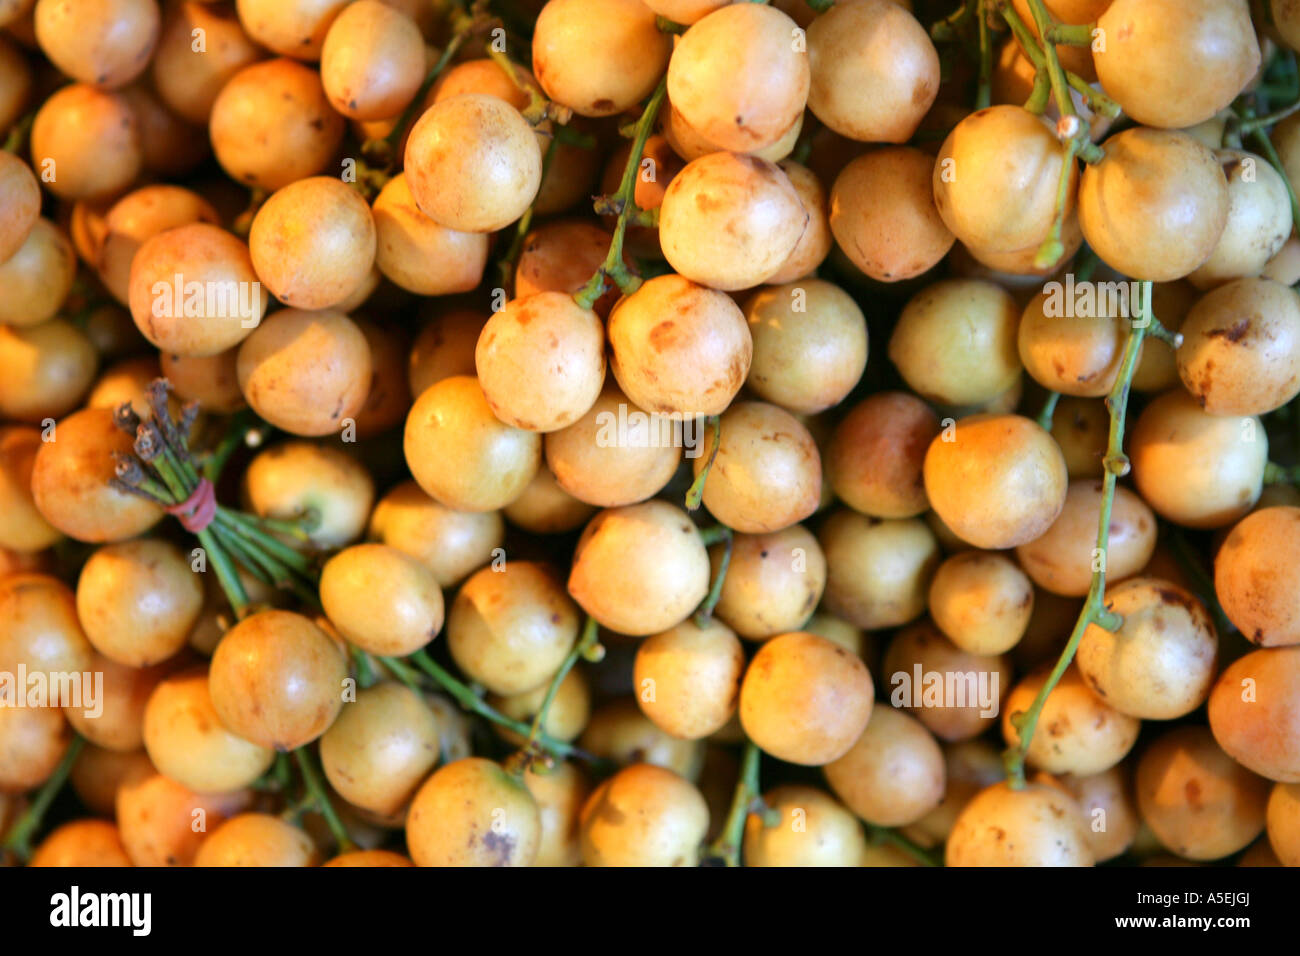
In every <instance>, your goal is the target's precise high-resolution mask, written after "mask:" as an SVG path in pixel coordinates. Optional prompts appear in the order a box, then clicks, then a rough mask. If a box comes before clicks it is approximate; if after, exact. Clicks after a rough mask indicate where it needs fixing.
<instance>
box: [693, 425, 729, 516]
mask: <svg viewBox="0 0 1300 956" xmlns="http://www.w3.org/2000/svg"><path fill="white" fill-rule="evenodd" d="M705 427H707V428H708V429H709V431H711V432H713V441H712V442H711V443H710V444H709V458H708V460H707V461H705V463H704V467H703V468H701V469H700V473H699V474H698V475H696V476H695V480H694V481H692V482H691V486H690V487H689V488H688V489H686V510H687V511H698V510H699V508H700V503H701V502H702V501H703V500H704V483H705V482H706V481H708V480H709V471H710V470H711V469H712V468H713V462H714V461H715V460H716V459H717V457H718V448H719V447H721V445H722V416H721V415H710V416H709V417H708V419H707V420H706V422H705Z"/></svg>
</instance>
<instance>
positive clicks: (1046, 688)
mask: <svg viewBox="0 0 1300 956" xmlns="http://www.w3.org/2000/svg"><path fill="white" fill-rule="evenodd" d="M1139 301H1140V303H1141V304H1140V306H1139V309H1138V321H1136V322H1134V323H1132V324H1131V325H1130V326H1129V332H1128V339H1127V340H1126V342H1125V343H1124V354H1123V358H1122V360H1121V362H1120V368H1119V374H1118V375H1117V376H1116V378H1115V384H1114V385H1113V386H1111V390H1110V394H1108V395H1107V396H1106V410H1107V411H1108V412H1109V413H1110V435H1109V440H1108V442H1107V447H1106V455H1105V457H1104V458H1103V459H1102V461H1103V464H1104V465H1105V469H1106V470H1105V474H1104V475H1103V477H1102V496H1101V514H1100V516H1099V518H1098V522H1097V553H1098V554H1100V555H1101V557H1102V560H1101V561H1099V562H1098V563H1097V565H1096V566H1097V570H1095V571H1093V573H1092V583H1091V584H1090V586H1089V588H1088V596H1087V598H1086V600H1085V601H1084V605H1083V612H1082V613H1081V614H1080V615H1079V619H1078V621H1077V622H1076V623H1075V625H1074V630H1073V631H1072V632H1071V634H1070V639H1069V641H1068V642H1067V643H1066V645H1065V650H1064V651H1062V652H1061V656H1060V658H1059V659H1058V660H1057V662H1056V666H1055V667H1053V668H1052V672H1051V674H1050V675H1049V676H1048V678H1047V681H1046V682H1045V683H1044V684H1043V687H1042V689H1041V690H1039V692H1038V696H1037V697H1035V698H1034V702H1033V704H1032V705H1031V706H1030V708H1029V710H1027V711H1025V712H1023V713H1017V714H1012V715H1011V724H1012V726H1013V727H1015V729H1016V731H1017V733H1018V735H1019V737H1020V742H1019V744H1018V745H1017V746H1014V747H1011V748H1009V749H1008V750H1007V751H1006V753H1005V754H1004V756H1003V760H1004V763H1005V766H1006V771H1007V781H1008V783H1009V784H1010V785H1011V786H1012V787H1013V788H1015V789H1020V788H1022V787H1024V785H1025V757H1026V756H1027V755H1028V753H1029V745H1030V744H1031V743H1032V742H1033V739H1034V729H1035V728H1036V727H1037V725H1038V718H1039V717H1040V716H1041V715H1042V712H1043V706H1044V705H1045V704H1046V703H1047V698H1048V696H1049V695H1050V694H1051V693H1052V690H1053V689H1054V688H1055V687H1056V685H1057V683H1058V682H1059V681H1060V680H1061V677H1062V676H1063V675H1064V674H1065V672H1066V670H1067V669H1068V668H1069V666H1070V663H1071V662H1072V661H1073V660H1074V654H1075V651H1077V650H1078V648H1079V642H1080V641H1081V640H1082V639H1083V635H1084V632H1085V631H1087V630H1088V627H1089V625H1092V624H1096V625H1097V626H1099V627H1103V628H1105V629H1106V630H1108V631H1115V630H1118V629H1119V627H1120V625H1122V624H1123V619H1122V618H1120V617H1119V615H1117V614H1114V613H1113V612H1111V611H1109V610H1107V608H1106V603H1105V602H1106V562H1105V555H1106V548H1107V544H1108V543H1109V541H1110V514H1111V507H1112V506H1113V504H1114V502H1115V484H1116V482H1117V481H1118V479H1119V477H1120V476H1121V475H1125V474H1128V471H1129V461H1128V458H1127V456H1125V454H1124V425H1125V420H1126V417H1127V413H1128V399H1129V392H1130V390H1131V388H1132V382H1133V373H1134V372H1135V371H1136V369H1137V362H1138V356H1139V355H1140V354H1141V351H1142V340H1143V339H1144V338H1145V337H1146V334H1147V331H1148V330H1149V328H1150V326H1151V325H1152V324H1154V323H1155V321H1156V320H1155V317H1154V316H1153V315H1152V314H1151V283H1150V282H1143V283H1142V293H1141V295H1140V296H1139Z"/></svg>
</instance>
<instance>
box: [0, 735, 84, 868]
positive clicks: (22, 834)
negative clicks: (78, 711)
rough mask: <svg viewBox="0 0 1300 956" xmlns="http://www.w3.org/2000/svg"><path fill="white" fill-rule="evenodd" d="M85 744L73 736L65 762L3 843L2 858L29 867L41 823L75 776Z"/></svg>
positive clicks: (61, 763) (56, 770)
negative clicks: (12, 858) (10, 855)
mask: <svg viewBox="0 0 1300 956" xmlns="http://www.w3.org/2000/svg"><path fill="white" fill-rule="evenodd" d="M85 744H86V741H85V739H84V738H83V737H82V736H81V735H80V734H73V735H72V740H71V742H70V743H69V744H68V749H67V750H66V751H64V753H63V759H61V760H60V761H59V765H58V766H57V767H55V768H54V773H52V774H50V777H49V779H48V780H46V781H45V783H44V784H42V785H41V789H40V791H39V792H37V794H36V799H34V800H33V801H32V802H31V805H30V806H29V807H28V808H27V810H26V811H25V812H24V813H23V815H22V816H21V817H19V818H18V819H17V820H16V821H15V822H14V825H13V826H12V827H11V828H10V830H9V834H8V836H6V837H5V839H4V842H3V843H0V857H3V856H4V851H8V852H10V853H13V855H14V856H16V857H17V858H18V859H19V860H20V861H21V862H23V863H26V862H27V861H28V859H30V858H31V855H32V847H31V839H32V836H33V834H35V833H36V831H37V830H39V829H40V827H41V823H42V822H43V821H44V820H45V814H46V812H47V811H48V810H49V809H50V804H51V803H53V802H54V798H55V797H56V796H58V793H59V791H60V790H62V789H63V784H64V783H65V782H67V779H68V774H69V773H71V772H72V765H73V764H74V763H76V762H77V756H78V755H79V754H80V753H81V749H82V747H84V746H85Z"/></svg>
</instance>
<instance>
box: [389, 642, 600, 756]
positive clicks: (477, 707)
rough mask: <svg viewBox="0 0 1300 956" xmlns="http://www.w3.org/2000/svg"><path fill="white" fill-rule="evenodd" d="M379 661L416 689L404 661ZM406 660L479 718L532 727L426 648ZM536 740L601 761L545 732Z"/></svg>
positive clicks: (525, 730) (519, 730)
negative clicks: (513, 717) (493, 703)
mask: <svg viewBox="0 0 1300 956" xmlns="http://www.w3.org/2000/svg"><path fill="white" fill-rule="evenodd" d="M380 660H381V661H382V662H383V663H384V666H385V667H387V668H389V669H390V670H391V671H392V672H393V673H394V674H396V675H397V676H398V679H399V680H401V681H402V682H403V683H405V684H406V685H407V686H408V687H410V688H411V689H413V690H417V691H418V689H419V686H418V684H417V683H416V682H415V675H413V674H412V673H411V671H410V668H408V667H407V666H406V664H405V662H404V661H402V660H400V659H398V658H395V657H381V658H380ZM406 660H409V661H410V662H411V663H413V664H414V665H415V666H416V667H418V668H419V669H420V670H422V671H423V672H424V673H425V674H427V675H429V677H431V678H433V681H434V683H436V684H437V685H438V686H439V687H441V688H442V689H443V690H445V691H446V692H447V693H449V694H451V696H452V697H453V698H455V700H456V703H458V704H460V706H461V707H462V708H464V709H465V710H468V711H470V712H471V713H475V714H478V715H479V716H480V717H483V718H485V719H486V720H489V721H491V722H492V723H494V724H497V725H498V726H500V727H504V728H506V729H507V730H512V731H514V732H515V733H516V734H518V735H519V736H521V737H527V736H529V734H531V733H532V728H531V727H530V726H529V725H528V724H526V723H524V722H523V721H521V720H511V719H510V718H509V717H507V716H506V715H505V714H502V713H501V712H500V711H498V710H497V709H496V708H494V707H492V706H491V705H490V704H488V703H487V701H485V700H483V698H482V697H480V696H479V695H478V694H476V693H474V692H473V691H472V690H470V689H469V688H468V687H467V686H465V684H463V683H462V682H460V681H458V680H457V679H456V678H455V677H453V676H452V675H451V674H450V673H449V672H448V671H447V670H446V669H444V668H443V667H442V666H440V665H439V664H438V662H437V661H435V660H434V659H433V658H431V657H430V656H429V655H428V653H427V652H426V651H422V650H421V651H416V652H415V653H414V654H412V655H411V656H410V657H408V658H407V659H406ZM537 742H538V743H539V744H540V745H541V746H542V747H544V748H545V749H546V750H547V751H548V752H549V753H550V754H552V755H554V756H556V757H562V758H567V757H578V758H580V759H582V760H585V761H587V762H588V763H592V764H600V763H602V761H599V760H597V759H596V758H595V757H593V756H592V755H591V754H589V753H587V752H586V751H584V750H581V749H580V748H578V747H575V746H574V745H573V744H569V743H565V742H564V741H561V740H556V739H555V738H554V737H548V736H547V735H546V734H539V735H538V738H537Z"/></svg>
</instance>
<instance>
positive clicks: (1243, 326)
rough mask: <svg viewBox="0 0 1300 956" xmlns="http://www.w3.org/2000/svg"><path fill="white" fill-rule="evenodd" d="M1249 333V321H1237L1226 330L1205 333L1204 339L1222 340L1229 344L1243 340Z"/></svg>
mask: <svg viewBox="0 0 1300 956" xmlns="http://www.w3.org/2000/svg"><path fill="white" fill-rule="evenodd" d="M1249 331H1250V319H1245V318H1243V319H1238V320H1237V321H1236V322H1234V323H1232V325H1230V326H1229V327H1228V328H1226V329H1210V331H1208V332H1206V333H1205V336H1206V338H1222V339H1227V340H1228V341H1229V342H1240V341H1241V340H1242V339H1243V338H1245V336H1246V333H1247V332H1249Z"/></svg>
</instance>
